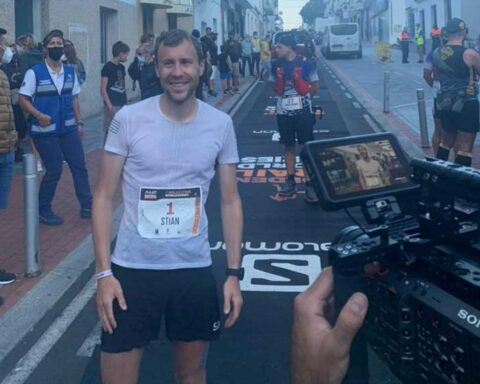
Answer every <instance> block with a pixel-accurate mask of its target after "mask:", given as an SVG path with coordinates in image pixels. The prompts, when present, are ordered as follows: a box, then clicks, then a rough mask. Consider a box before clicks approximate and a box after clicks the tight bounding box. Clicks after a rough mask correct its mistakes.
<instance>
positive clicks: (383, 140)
mask: <svg viewBox="0 0 480 384" xmlns="http://www.w3.org/2000/svg"><path fill="white" fill-rule="evenodd" d="M302 159H303V160H304V163H305V166H306V168H307V172H308V173H309V176H310V178H311V180H312V183H313V185H314V186H315V189H316V191H317V193H318V194H319V197H320V202H321V203H323V204H322V205H323V207H324V208H325V209H338V208H343V207H348V206H355V205H360V204H361V203H363V202H364V201H366V200H369V199H372V198H378V197H381V196H386V195H392V194H399V193H402V192H406V191H409V190H412V189H415V188H417V185H416V184H415V183H413V182H412V181H411V179H410V166H409V164H408V161H407V159H406V157H405V154H404V153H403V151H402V150H401V148H400V145H399V144H398V142H397V140H396V138H395V136H393V135H392V134H390V133H381V134H373V135H365V136H354V137H348V138H342V139H334V140H321V141H312V142H309V143H307V144H306V145H305V150H304V151H303V153H302Z"/></svg>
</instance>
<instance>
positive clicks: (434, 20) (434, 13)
mask: <svg viewBox="0 0 480 384" xmlns="http://www.w3.org/2000/svg"><path fill="white" fill-rule="evenodd" d="M434 25H436V26H438V20H437V6H436V5H432V27H433V26H434Z"/></svg>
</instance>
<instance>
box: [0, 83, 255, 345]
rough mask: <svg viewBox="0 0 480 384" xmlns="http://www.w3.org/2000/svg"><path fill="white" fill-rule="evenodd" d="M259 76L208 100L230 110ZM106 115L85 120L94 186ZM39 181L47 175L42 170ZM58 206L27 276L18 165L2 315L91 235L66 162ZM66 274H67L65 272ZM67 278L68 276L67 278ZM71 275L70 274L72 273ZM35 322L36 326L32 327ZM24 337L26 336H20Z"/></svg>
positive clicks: (7, 225)
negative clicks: (10, 277)
mask: <svg viewBox="0 0 480 384" xmlns="http://www.w3.org/2000/svg"><path fill="white" fill-rule="evenodd" d="M255 83H256V79H255V78H253V77H248V78H245V79H242V78H241V79H240V93H237V94H235V95H232V96H230V95H223V93H222V92H221V86H220V82H219V81H218V83H217V84H216V88H217V91H218V96H217V97H212V96H208V97H207V98H206V99H205V101H206V102H208V103H209V104H211V105H213V106H215V107H217V108H218V109H220V110H222V111H224V112H226V113H229V112H230V111H231V110H232V109H233V108H234V107H235V106H236V104H237V103H239V102H240V101H241V100H242V98H243V97H244V96H246V94H247V93H248V91H249V90H250V88H251V87H252V86H254V84H255ZM102 119H103V114H99V115H95V116H91V117H89V118H87V119H84V121H85V138H84V148H85V153H86V162H87V168H88V171H89V178H90V185H91V187H92V189H93V186H94V185H95V182H96V180H97V177H98V171H99V163H100V157H101V152H102V149H101V148H102V141H103V133H102ZM38 176H39V180H40V179H41V177H42V174H39V175H38ZM120 204H121V197H120V191H118V195H117V197H116V205H117V207H118V206H120ZM53 209H54V211H55V212H57V213H58V214H59V215H60V216H62V217H63V218H64V220H65V222H64V224H63V225H60V226H56V227H49V226H45V225H40V227H39V260H40V265H41V268H42V273H41V275H40V276H38V277H35V278H25V277H23V275H24V269H25V262H24V222H23V175H22V165H21V163H20V164H16V166H15V175H14V178H13V184H12V191H11V194H10V201H9V206H8V209H6V210H5V211H4V212H2V213H1V215H0V225H1V228H2V231H1V233H0V244H2V252H1V253H0V268H2V269H6V270H7V271H9V272H12V273H15V274H16V275H17V281H16V282H15V283H12V284H9V285H5V286H0V296H1V297H3V299H4V300H5V302H4V304H3V305H2V306H0V319H1V318H2V317H3V316H4V315H5V314H6V313H7V312H8V311H9V310H11V309H12V308H13V307H15V306H16V305H17V303H19V301H21V300H22V298H24V297H25V296H26V295H27V293H29V292H31V291H32V290H34V288H35V287H36V286H37V284H38V283H39V282H40V281H41V280H42V279H44V278H45V277H46V276H47V275H48V274H49V272H51V271H53V270H54V269H55V267H56V266H57V265H58V264H59V263H60V262H61V261H62V260H63V259H65V257H66V256H67V255H69V254H71V253H72V252H73V251H75V250H76V249H77V250H78V247H79V246H80V244H82V242H84V240H85V239H86V238H87V237H88V236H89V235H90V234H91V225H90V220H84V219H81V218H80V216H79V212H80V207H79V204H78V202H77V200H76V198H75V192H74V188H73V183H72V177H71V174H70V171H69V168H68V166H66V165H65V166H64V170H63V174H62V178H61V180H60V182H59V184H58V187H57V191H56V194H55V198H54V203H53ZM81 252H82V253H83V254H82V255H81V258H82V260H83V262H84V264H85V265H90V264H91V263H92V262H93V248H92V247H82V251H81ZM62 273H64V272H62ZM62 277H65V276H62ZM67 278H68V276H67ZM33 325H34V324H32V326H33ZM18 336H19V337H20V336H21V335H18Z"/></svg>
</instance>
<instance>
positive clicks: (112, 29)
mask: <svg viewBox="0 0 480 384" xmlns="http://www.w3.org/2000/svg"><path fill="white" fill-rule="evenodd" d="M276 1H277V0H82V1H76V0H0V27H2V28H5V29H6V30H7V31H8V36H7V38H8V40H9V41H10V42H14V41H15V38H16V37H18V36H20V35H22V34H24V33H33V35H34V36H35V38H36V39H37V41H41V40H42V38H43V36H44V35H45V34H46V33H47V32H48V31H50V30H52V29H61V30H62V31H63V32H64V35H65V37H66V38H67V39H70V40H72V42H73V43H74V45H75V48H76V50H77V55H78V57H79V58H80V59H81V60H82V61H83V63H84V65H85V68H86V72H87V80H86V82H85V83H84V84H83V85H82V92H81V94H80V103H81V108H82V114H83V116H85V117H86V116H90V115H93V114H96V113H99V112H100V111H101V109H102V98H101V96H100V91H99V89H100V72H101V68H102V66H103V65H104V64H105V63H106V62H107V61H108V60H109V59H110V58H111V47H112V45H113V43H115V42H116V41H119V40H121V41H123V42H125V43H127V44H128V45H129V46H130V56H129V60H128V62H127V63H126V65H127V66H128V65H129V64H130V62H131V61H132V60H133V58H134V55H135V49H136V47H137V46H138V44H139V39H140V36H141V35H142V34H144V33H153V34H155V35H156V36H158V35H160V33H161V32H162V31H169V30H171V29H174V28H181V29H185V30H187V31H191V30H193V29H194V28H196V29H198V30H200V31H201V33H202V34H203V33H204V31H205V28H206V27H207V26H208V27H211V28H212V30H214V31H216V32H218V33H219V38H218V40H219V41H218V42H219V44H221V42H222V41H223V40H225V39H226V38H227V35H228V32H229V31H234V32H238V33H240V34H244V33H248V34H251V33H252V32H253V31H259V33H262V32H263V28H270V27H269V24H268V23H267V24H266V26H265V17H266V16H264V13H265V11H264V7H265V2H266V3H267V8H266V9H267V11H266V12H267V14H268V16H267V17H271V18H272V21H271V24H272V27H271V28H272V30H273V28H274V17H275V15H278V3H277V6H276V7H277V8H276V9H275V4H276ZM268 20H269V19H268ZM262 27H263V28H262ZM127 92H128V96H129V98H135V97H137V96H138V89H137V91H136V93H135V92H133V91H132V84H131V81H130V79H129V77H128V76H127Z"/></svg>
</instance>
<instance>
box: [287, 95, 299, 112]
mask: <svg viewBox="0 0 480 384" xmlns="http://www.w3.org/2000/svg"><path fill="white" fill-rule="evenodd" d="M282 108H283V109H284V110H285V111H298V110H299V109H302V108H303V105H302V97H301V96H287V97H284V98H282Z"/></svg>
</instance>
